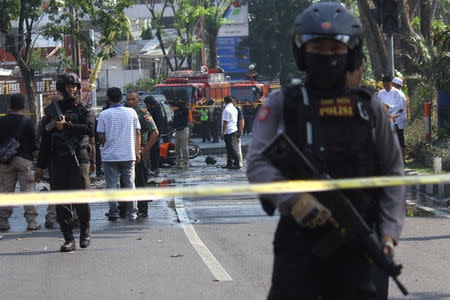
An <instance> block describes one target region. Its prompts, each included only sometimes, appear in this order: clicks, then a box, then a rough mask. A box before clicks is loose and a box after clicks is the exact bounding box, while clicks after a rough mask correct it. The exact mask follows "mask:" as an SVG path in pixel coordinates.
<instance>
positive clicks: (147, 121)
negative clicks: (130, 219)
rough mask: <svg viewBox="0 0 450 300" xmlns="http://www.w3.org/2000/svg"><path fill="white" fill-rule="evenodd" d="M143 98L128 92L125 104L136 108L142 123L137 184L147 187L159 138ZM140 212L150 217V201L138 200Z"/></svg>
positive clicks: (144, 216) (136, 169)
mask: <svg viewBox="0 0 450 300" xmlns="http://www.w3.org/2000/svg"><path fill="white" fill-rule="evenodd" d="M140 103H141V98H140V97H139V95H138V93H137V92H136V91H130V92H128V93H127V99H126V102H125V106H127V107H130V108H132V109H134V110H135V112H136V114H137V115H138V118H139V124H140V125H141V161H140V162H137V163H136V165H135V181H134V182H135V185H136V187H145V186H146V185H147V179H148V175H147V171H148V168H149V164H150V149H151V148H152V146H153V144H155V142H156V140H157V139H158V135H159V132H158V129H157V128H156V125H155V122H154V121H153V118H152V116H151V115H150V113H149V112H148V111H147V110H146V109H145V108H143V107H142V106H140V105H139V104H140ZM138 214H139V217H140V218H147V217H148V201H139V202H138Z"/></svg>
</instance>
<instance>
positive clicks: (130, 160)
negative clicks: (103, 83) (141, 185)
mask: <svg viewBox="0 0 450 300" xmlns="http://www.w3.org/2000/svg"><path fill="white" fill-rule="evenodd" d="M106 96H107V99H108V104H109V105H110V106H109V108H108V109H106V110H103V111H102V112H100V114H99V115H98V118H97V120H98V125H97V132H98V137H99V140H100V143H101V144H103V145H104V148H103V151H102V160H103V163H104V172H105V180H106V187H107V188H109V189H115V188H117V185H118V184H119V179H120V176H122V180H123V183H124V187H125V188H133V189H134V188H135V184H134V178H135V171H134V166H135V163H136V162H139V161H140V159H141V156H140V154H141V152H140V149H141V132H140V129H141V126H140V124H139V119H138V116H137V114H136V112H135V111H134V109H132V108H129V107H125V106H123V104H121V101H122V92H121V90H120V89H119V88H117V87H112V88H109V89H108V91H107V93H106ZM118 217H119V210H118V208H117V202H116V201H111V202H109V217H108V220H109V221H116V220H117V218H118ZM128 218H129V220H130V221H135V220H136V219H137V202H136V201H130V202H128Z"/></svg>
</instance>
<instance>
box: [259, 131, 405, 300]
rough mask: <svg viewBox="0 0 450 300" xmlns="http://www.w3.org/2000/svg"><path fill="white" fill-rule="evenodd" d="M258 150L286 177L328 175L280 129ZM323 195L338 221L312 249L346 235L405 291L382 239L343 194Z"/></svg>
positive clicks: (324, 249) (328, 248) (326, 249)
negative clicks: (330, 200)
mask: <svg viewBox="0 0 450 300" xmlns="http://www.w3.org/2000/svg"><path fill="white" fill-rule="evenodd" d="M262 154H263V156H265V157H266V158H267V159H268V160H269V161H270V162H271V164H272V165H273V166H275V167H276V168H277V169H279V170H280V171H281V172H282V173H283V175H284V176H286V177H287V178H288V179H331V177H330V176H329V175H328V174H326V173H321V172H320V171H319V170H318V168H316V167H315V166H314V164H313V163H312V162H311V161H310V160H309V159H308V158H307V157H306V156H305V155H304V154H303V153H302V152H301V151H300V149H298V147H297V146H296V145H295V144H294V143H293V142H292V140H291V139H290V138H289V137H288V136H287V135H286V134H284V133H282V132H280V133H278V134H277V136H276V137H275V138H274V139H273V140H272V142H271V143H269V145H268V146H267V147H265V148H264V149H263V150H262ZM327 195H328V197H327V198H332V201H333V205H332V207H329V205H327V203H322V204H323V205H325V206H327V207H328V209H330V211H331V213H332V216H334V218H335V219H336V220H337V221H338V222H339V224H340V225H339V228H337V229H332V230H331V231H330V232H329V233H328V235H326V236H325V237H324V238H323V239H322V240H321V241H320V242H319V243H318V244H317V245H315V247H314V249H313V253H314V254H315V255H318V256H319V257H322V258H325V257H327V256H329V255H330V254H331V253H332V252H333V251H334V250H335V249H337V248H338V247H339V246H341V245H342V244H343V243H345V242H346V240H348V238H349V237H352V238H355V239H357V240H359V241H360V242H361V244H362V245H363V247H364V249H365V250H366V251H367V254H368V256H369V258H370V259H371V261H372V262H373V263H374V264H376V265H377V266H378V267H379V268H380V269H382V270H383V271H384V272H386V274H388V275H389V276H391V277H392V278H393V279H394V281H395V283H396V284H397V286H398V287H399V289H400V290H401V292H402V293H403V294H404V295H407V294H408V291H407V290H406V288H405V287H404V286H403V284H402V283H401V282H400V281H399V280H398V279H397V276H399V275H400V273H401V269H402V265H397V264H396V263H395V262H394V260H393V259H392V257H391V256H389V255H385V254H384V252H383V243H382V242H381V241H380V239H379V237H378V235H377V234H376V233H375V232H374V231H373V230H371V229H370V227H369V226H368V225H367V223H366V222H365V220H364V219H363V218H362V217H361V215H360V214H359V212H358V211H357V210H356V209H355V207H354V206H353V204H352V203H351V202H350V200H349V199H348V198H347V196H346V195H345V194H344V193H343V192H342V191H340V190H335V191H331V192H327ZM320 200H321V199H320V197H319V201H320ZM321 202H322V201H321Z"/></svg>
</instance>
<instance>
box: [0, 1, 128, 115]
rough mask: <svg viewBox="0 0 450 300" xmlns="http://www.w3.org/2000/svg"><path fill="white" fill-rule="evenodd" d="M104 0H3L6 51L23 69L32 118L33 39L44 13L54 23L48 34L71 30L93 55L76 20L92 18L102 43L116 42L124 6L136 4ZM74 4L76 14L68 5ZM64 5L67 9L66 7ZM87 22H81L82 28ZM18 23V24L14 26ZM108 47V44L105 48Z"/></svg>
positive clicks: (0, 22)
mask: <svg viewBox="0 0 450 300" xmlns="http://www.w3.org/2000/svg"><path fill="white" fill-rule="evenodd" d="M111 3H112V2H109V1H108V2H104V1H100V0H77V1H73V0H70V1H69V0H66V1H64V2H61V1H57V0H51V1H50V3H49V4H47V5H43V2H42V1H41V0H0V33H1V34H2V35H4V37H5V49H6V52H8V53H11V54H12V55H13V56H14V58H15V60H16V62H17V64H18V66H19V68H20V71H21V73H22V77H23V80H24V82H25V86H26V91H27V95H28V104H29V108H30V112H31V113H32V114H33V118H34V119H35V120H36V119H37V115H36V113H37V112H38V106H37V99H36V87H35V86H34V75H35V69H34V66H33V64H32V61H33V60H32V57H33V55H32V54H33V48H34V40H33V36H32V35H33V34H39V33H40V32H41V29H40V27H39V22H40V21H41V18H42V16H43V14H47V15H48V16H49V19H50V20H52V22H53V24H50V25H49V26H47V27H46V32H47V35H48V36H51V37H53V38H55V39H56V40H61V41H62V40H63V35H64V34H70V35H72V36H74V37H75V38H76V39H78V40H80V41H82V45H83V46H84V47H83V49H85V51H86V52H85V53H86V55H88V56H89V55H90V54H91V55H92V53H93V45H92V43H91V42H90V40H89V39H88V38H87V37H86V36H84V35H83V34H81V31H79V30H78V29H77V28H76V27H75V28H74V27H73V26H70V25H69V26H68V24H72V25H73V24H75V23H76V22H75V21H76V20H77V19H78V20H80V19H81V18H83V17H84V18H86V19H91V20H92V23H93V24H95V25H97V26H98V28H99V30H100V32H101V34H102V37H101V39H100V44H101V45H111V44H112V43H114V42H115V37H114V36H115V35H114V34H113V32H118V31H120V29H121V28H123V27H124V24H127V22H124V18H125V15H124V13H123V10H124V8H126V7H129V6H131V5H132V4H133V1H131V0H116V1H115V4H111ZM69 7H74V8H75V11H76V12H77V13H76V14H73V11H72V13H71V12H70V10H69V9H68V8H69ZM63 9H64V10H63ZM83 24H84V23H82V22H80V27H81V29H82V28H83V26H84V25H83ZM13 25H14V26H17V30H16V28H14V27H13ZM102 49H106V48H102ZM113 55H114V52H113V51H106V50H105V51H101V53H100V56H105V57H111V56H113Z"/></svg>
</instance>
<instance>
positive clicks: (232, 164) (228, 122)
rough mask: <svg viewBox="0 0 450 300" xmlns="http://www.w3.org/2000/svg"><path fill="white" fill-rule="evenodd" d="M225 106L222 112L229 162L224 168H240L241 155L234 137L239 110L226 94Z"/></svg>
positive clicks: (223, 137) (236, 130)
mask: <svg viewBox="0 0 450 300" xmlns="http://www.w3.org/2000/svg"><path fill="white" fill-rule="evenodd" d="M224 101H225V108H224V110H223V112H222V139H223V140H225V147H226V150H227V164H226V165H225V166H222V168H224V169H239V157H238V155H237V153H236V151H235V150H234V147H233V137H234V136H235V135H236V134H237V133H238V128H237V121H238V111H237V109H236V107H234V105H233V103H232V99H231V97H230V96H226V97H225V99H224Z"/></svg>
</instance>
